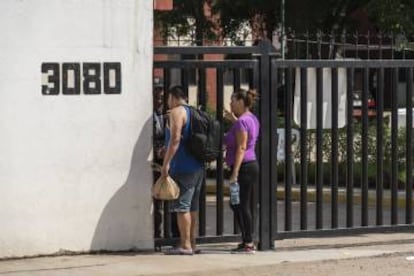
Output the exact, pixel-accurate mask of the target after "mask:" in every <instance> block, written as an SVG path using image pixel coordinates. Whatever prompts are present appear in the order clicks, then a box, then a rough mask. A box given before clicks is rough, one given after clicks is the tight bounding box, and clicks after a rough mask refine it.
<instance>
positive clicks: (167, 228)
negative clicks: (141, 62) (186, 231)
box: [163, 68, 176, 239]
mask: <svg viewBox="0 0 414 276" xmlns="http://www.w3.org/2000/svg"><path fill="white" fill-rule="evenodd" d="M170 84H171V71H170V69H167V68H165V69H164V91H166V90H167V89H168V88H169V85H170ZM163 101H164V106H163V114H166V112H167V109H168V106H167V104H166V103H167V102H168V93H164V99H163ZM163 207H164V219H163V231H164V238H167V239H168V238H171V216H172V215H173V216H175V215H176V214H175V213H173V214H171V213H170V206H169V202H168V201H164V202H163Z"/></svg>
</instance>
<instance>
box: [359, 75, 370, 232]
mask: <svg viewBox="0 0 414 276" xmlns="http://www.w3.org/2000/svg"><path fill="white" fill-rule="evenodd" d="M368 90H369V68H367V67H366V68H364V84H363V91H362V135H361V136H362V137H361V139H362V158H361V159H362V183H361V192H362V198H361V201H362V204H361V208H362V209H361V226H367V225H368Z"/></svg>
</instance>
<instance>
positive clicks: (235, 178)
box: [229, 172, 238, 183]
mask: <svg viewBox="0 0 414 276" xmlns="http://www.w3.org/2000/svg"><path fill="white" fill-rule="evenodd" d="M237 177H238V175H237V174H236V173H235V172H233V173H232V174H231V176H230V179H229V182H230V183H235V182H237Z"/></svg>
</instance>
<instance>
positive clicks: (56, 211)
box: [0, 0, 153, 258]
mask: <svg viewBox="0 0 414 276" xmlns="http://www.w3.org/2000/svg"><path fill="white" fill-rule="evenodd" d="M152 8H153V7H152V1H142V0H88V1H84V0H82V1H81V0H36V1H29V0H2V1H0V34H1V40H0V258H2V257H11V256H23V255H37V254H51V253H55V252H59V251H60V250H70V251H89V250H100V249H105V250H124V249H130V248H151V247H152V246H153V240H152V219H151V214H150V209H151V197H150V186H151V182H152V178H151V177H152V176H151V170H150V166H149V164H148V162H147V156H148V153H149V151H150V147H151V131H152V128H151V109H152V94H151V87H152V86H151V85H152V81H151V77H152ZM44 62H58V63H60V64H61V63H63V62H79V63H83V62H100V63H103V62H120V63H121V66H122V91H121V94H116V95H106V94H100V95H83V94H81V95H62V92H61V93H60V95H57V96H46V95H42V92H41V91H42V90H41V85H42V81H43V83H44V82H45V81H46V78H45V76H43V78H42V73H41V64H42V63H44Z"/></svg>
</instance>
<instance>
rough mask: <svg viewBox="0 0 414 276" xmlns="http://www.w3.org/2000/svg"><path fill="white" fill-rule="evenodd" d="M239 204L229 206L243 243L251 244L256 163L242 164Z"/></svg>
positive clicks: (257, 166)
mask: <svg viewBox="0 0 414 276" xmlns="http://www.w3.org/2000/svg"><path fill="white" fill-rule="evenodd" d="M238 182H239V185H240V204H238V205H231V204H230V206H231V209H232V210H233V212H234V214H235V216H236V219H237V223H238V224H239V226H240V230H241V233H242V239H243V243H251V242H253V232H254V221H253V214H252V212H253V211H254V210H255V208H256V207H255V204H254V201H255V200H254V198H255V196H254V191H255V187H257V185H258V182H259V165H258V163H257V161H251V162H246V163H242V165H241V167H240V171H239V176H238Z"/></svg>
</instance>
